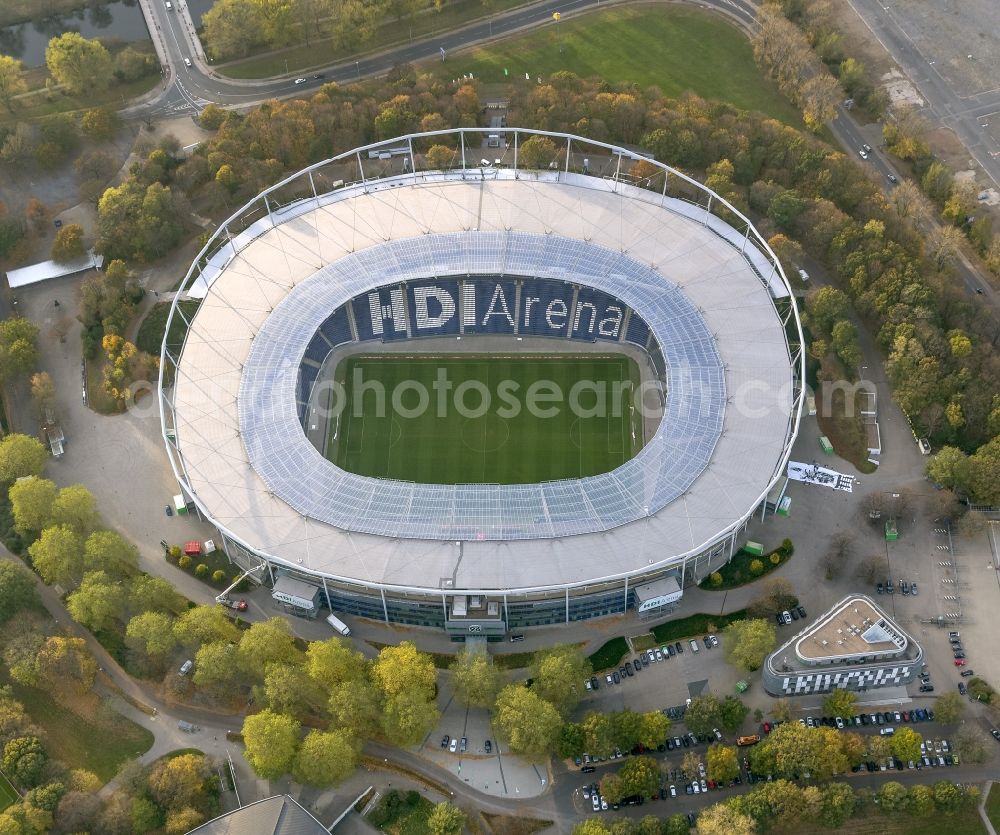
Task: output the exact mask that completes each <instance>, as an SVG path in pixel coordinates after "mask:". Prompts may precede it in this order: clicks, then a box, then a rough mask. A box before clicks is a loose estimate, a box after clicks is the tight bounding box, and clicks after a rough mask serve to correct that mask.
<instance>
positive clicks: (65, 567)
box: [0, 441, 83, 587]
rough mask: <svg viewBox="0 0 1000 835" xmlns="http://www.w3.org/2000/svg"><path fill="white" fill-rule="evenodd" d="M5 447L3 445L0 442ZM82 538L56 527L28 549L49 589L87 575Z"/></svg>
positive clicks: (63, 528)
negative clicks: (84, 573)
mask: <svg viewBox="0 0 1000 835" xmlns="http://www.w3.org/2000/svg"><path fill="white" fill-rule="evenodd" d="M0 443H2V441H0ZM82 550H83V547H82V543H81V541H80V537H78V536H77V535H76V534H75V533H74V532H73V531H72V530H71V529H70V528H68V527H66V526H65V525H55V526H53V527H51V528H46V529H45V530H44V531H42V535H41V536H40V537H39V538H38V539H37V540H36V541H35V542H33V543H32V544H31V545H30V547H29V548H28V556H30V557H31V564H32V565H34V566H35V570H36V571H37V572H38V573H39V575H40V576H41V578H42V580H44V581H45V582H46V583H47V584H48V585H52V584H53V583H58V584H59V585H61V586H67V587H68V586H73V585H75V584H76V582H77V580H79V579H80V577H81V575H82V574H83V559H82V554H81V551H82Z"/></svg>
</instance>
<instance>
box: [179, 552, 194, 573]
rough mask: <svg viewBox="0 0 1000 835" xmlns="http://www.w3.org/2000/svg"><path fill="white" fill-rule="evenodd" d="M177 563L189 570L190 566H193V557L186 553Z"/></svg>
mask: <svg viewBox="0 0 1000 835" xmlns="http://www.w3.org/2000/svg"><path fill="white" fill-rule="evenodd" d="M177 564H178V565H179V566H180V567H181V568H183V569H184V570H185V571H187V570H188V568H190V567H191V557H189V556H188V555H187V554H185V555H184V556H183V557H181V558H180V559H179V560H177Z"/></svg>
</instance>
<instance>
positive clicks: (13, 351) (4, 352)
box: [0, 318, 44, 477]
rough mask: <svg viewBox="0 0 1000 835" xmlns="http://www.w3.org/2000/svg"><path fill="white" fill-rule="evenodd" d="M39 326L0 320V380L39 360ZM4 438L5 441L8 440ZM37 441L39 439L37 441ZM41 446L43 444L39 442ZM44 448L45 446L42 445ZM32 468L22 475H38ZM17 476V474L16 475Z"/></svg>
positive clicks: (15, 320) (25, 371)
mask: <svg viewBox="0 0 1000 835" xmlns="http://www.w3.org/2000/svg"><path fill="white" fill-rule="evenodd" d="M37 340H38V327H37V326H36V325H35V324H33V323H32V322H31V321H29V320H28V319H24V318H14V319H4V320H3V321H0V382H3V381H4V380H8V379H10V378H11V377H14V376H16V375H18V374H26V373H27V372H29V371H31V370H32V369H33V368H34V367H35V364H36V363H37V362H38V348H37V346H36V344H35V343H36V342H37ZM13 437H22V438H23V437H25V436H24V435H8V436H7V438H13ZM7 438H4V441H6V440H7ZM36 443H37V441H36ZM39 446H41V445H40V444H39ZM42 449H43V450H44V447H42ZM39 473H41V469H40V468H39V470H38V471H37V472H35V471H34V470H32V471H31V472H28V473H21V474H20V475H38V474H39ZM15 477H16V476H15Z"/></svg>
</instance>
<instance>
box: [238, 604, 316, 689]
mask: <svg viewBox="0 0 1000 835" xmlns="http://www.w3.org/2000/svg"><path fill="white" fill-rule="evenodd" d="M300 655H301V653H300V652H299V651H298V650H297V649H296V648H295V636H294V635H293V634H292V630H291V627H290V626H289V625H288V621H287V620H285V619H284V618H279V617H274V618H269V619H268V620H265V621H261V622H259V623H254V624H252V625H251V626H250V628H249V629H248V630H247V631H246V632H244V633H243V637H242V638H240V660H241V662H242V664H243V668H244V669H245V670H247V671H249V672H254V673H255V674H257V675H259V676H261V677H262V676H263V672H264V670H266V669H267V665H268V664H278V663H282V664H288V663H291V662H294V661H298V660H299V658H300Z"/></svg>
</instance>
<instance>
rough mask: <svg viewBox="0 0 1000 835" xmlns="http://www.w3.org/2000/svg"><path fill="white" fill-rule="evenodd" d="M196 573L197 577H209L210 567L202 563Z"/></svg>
mask: <svg viewBox="0 0 1000 835" xmlns="http://www.w3.org/2000/svg"><path fill="white" fill-rule="evenodd" d="M194 573H195V574H196V575H197V576H199V577H207V576H208V566H207V565H205V563H203V562H200V563H198V566H197V567H196V568H195V570H194Z"/></svg>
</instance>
